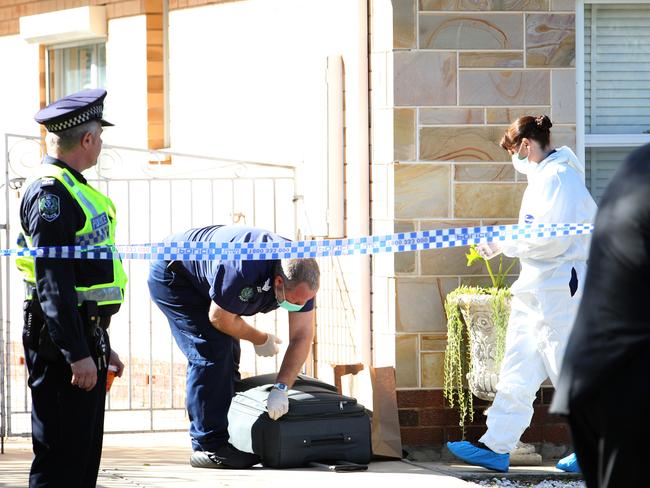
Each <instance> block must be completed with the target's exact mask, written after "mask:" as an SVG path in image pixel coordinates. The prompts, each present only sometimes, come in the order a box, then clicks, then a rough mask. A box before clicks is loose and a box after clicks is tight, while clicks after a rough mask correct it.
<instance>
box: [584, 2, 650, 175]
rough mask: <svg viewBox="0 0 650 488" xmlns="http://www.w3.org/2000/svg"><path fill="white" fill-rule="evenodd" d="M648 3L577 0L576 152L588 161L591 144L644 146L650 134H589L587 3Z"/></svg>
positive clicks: (599, 145)
mask: <svg viewBox="0 0 650 488" xmlns="http://www.w3.org/2000/svg"><path fill="white" fill-rule="evenodd" d="M620 3H626V4H645V5H650V0H623V1H618V2H617V1H616V0H576V153H577V156H578V158H579V159H580V160H581V161H585V162H586V159H585V155H586V149H587V148H588V147H590V148H591V147H595V148H599V147H620V148H625V147H640V146H643V145H644V144H647V143H650V134H587V133H586V125H585V5H590V4H591V5H595V4H603V5H616V4H620Z"/></svg>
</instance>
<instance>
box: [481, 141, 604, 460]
mask: <svg viewBox="0 0 650 488" xmlns="http://www.w3.org/2000/svg"><path fill="white" fill-rule="evenodd" d="M522 169H523V170H524V171H525V173H526V174H527V176H528V187H527V188H526V191H525V193H524V196H523V200H522V202H521V209H520V211H519V224H541V223H592V222H593V221H594V217H595V215H596V203H595V202H594V200H593V198H592V197H591V195H590V194H589V191H588V190H587V188H586V187H585V184H584V165H583V164H582V163H580V162H579V161H578V158H577V157H576V155H575V154H574V153H573V151H571V149H569V148H568V147H566V146H564V147H561V148H559V149H557V150H556V151H555V152H554V153H552V154H550V155H549V156H548V157H547V158H546V159H544V160H543V161H542V162H540V163H539V164H535V163H528V165H527V166H526V167H525V168H522ZM589 242H590V236H571V237H559V238H548V239H547V238H544V239H542V238H535V237H533V238H531V239H528V240H522V239H518V240H514V241H509V242H505V243H502V246H501V247H502V250H503V253H504V254H505V255H506V256H510V257H518V258H519V260H520V263H521V272H520V275H519V279H518V280H517V281H516V282H515V283H514V284H513V286H512V289H511V291H512V295H513V296H512V301H511V312H510V320H509V322H508V330H507V333H506V349H505V355H504V358H503V362H502V364H501V372H500V374H499V382H498V384H497V394H496V397H495V399H494V402H493V403H492V406H491V407H490V408H489V409H488V411H487V426H488V430H487V432H486V433H485V435H483V437H482V438H481V439H480V440H481V442H483V443H484V444H485V445H486V446H488V447H489V448H490V449H492V450H493V451H495V452H498V453H509V452H511V451H513V450H514V449H515V446H516V444H517V441H518V440H519V438H520V437H521V435H522V434H523V432H524V430H525V429H526V428H527V427H528V425H529V424H530V421H531V418H532V416H533V401H534V400H535V395H536V393H537V390H538V389H539V387H540V386H541V384H542V382H543V381H544V380H545V379H546V378H547V377H549V378H550V379H551V382H552V383H553V385H555V384H556V383H557V378H558V374H559V372H560V365H561V362H562V358H563V356H564V350H565V347H566V344H567V341H568V339H569V334H570V332H571V328H572V326H573V321H574V319H575V316H576V313H577V310H578V305H579V303H580V297H581V295H582V286H583V278H584V276H585V271H586V261H587V256H588V252H589ZM572 268H573V269H575V274H576V275H577V279H578V280H577V281H578V282H577V284H578V288H577V291H576V292H575V293H574V295H573V296H571V291H570V287H569V281H570V280H571V276H572V272H571V270H572Z"/></svg>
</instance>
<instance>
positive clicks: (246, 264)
mask: <svg viewBox="0 0 650 488" xmlns="http://www.w3.org/2000/svg"><path fill="white" fill-rule="evenodd" d="M165 240H166V241H167V242H171V241H176V242H206V243H208V242H213V243H222V242H233V243H243V242H286V241H288V239H285V238H284V237H281V236H279V235H277V234H273V233H272V232H268V231H265V230H262V229H255V228H252V227H242V226H238V225H224V226H220V225H211V226H208V227H202V228H199V229H190V230H188V231H187V232H182V233H179V234H174V235H171V236H169V237H168V238H167V239H165ZM179 263H180V264H181V265H182V266H183V267H184V268H185V269H186V270H187V279H188V280H189V281H190V282H191V283H192V284H193V285H194V287H195V288H196V291H198V292H199V293H200V294H201V295H202V296H203V297H204V298H206V299H207V300H212V301H214V303H216V304H217V305H219V306H220V307H221V308H223V309H224V310H227V311H228V312H230V313H233V314H236V315H244V316H250V315H255V314H258V313H268V312H271V311H273V310H275V309H276V308H278V302H277V300H276V299H275V292H274V290H273V278H274V277H275V275H276V272H275V270H276V267H277V265H278V263H279V261H277V260H269V261H234V260H233V261H219V260H203V261H199V260H196V261H179ZM313 308H314V300H309V301H308V302H307V303H306V304H305V306H304V307H303V308H302V309H301V310H300V311H301V312H309V311H310V310H312V309H313Z"/></svg>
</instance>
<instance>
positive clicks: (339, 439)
mask: <svg viewBox="0 0 650 488" xmlns="http://www.w3.org/2000/svg"><path fill="white" fill-rule="evenodd" d="M348 442H352V436H351V435H350V434H335V435H323V436H316V437H308V438H306V439H303V441H302V443H303V445H304V446H305V447H311V446H322V445H324V444H347V443H348Z"/></svg>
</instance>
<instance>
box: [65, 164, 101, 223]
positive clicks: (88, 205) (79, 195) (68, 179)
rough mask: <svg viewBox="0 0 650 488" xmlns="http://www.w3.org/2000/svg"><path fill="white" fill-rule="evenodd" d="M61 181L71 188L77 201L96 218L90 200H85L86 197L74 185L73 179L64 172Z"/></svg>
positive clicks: (96, 213)
mask: <svg viewBox="0 0 650 488" xmlns="http://www.w3.org/2000/svg"><path fill="white" fill-rule="evenodd" d="M62 175H63V179H64V180H65V181H66V183H67V184H68V185H70V187H71V188H72V191H73V192H74V194H75V195H76V196H77V198H78V199H79V201H81V203H82V204H84V205H85V206H86V208H87V209H88V210H89V211H90V213H91V214H93V217H97V215H98V212H97V209H96V208H95V206H94V205H93V204H92V203H90V200H88V199H87V198H86V195H84V194H83V192H82V191H81V190H80V189H79V187H78V186H77V185H76V184H75V181H74V179H73V178H71V177H70V175H68V173H66V172H65V171H64V172H63V173H62Z"/></svg>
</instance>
